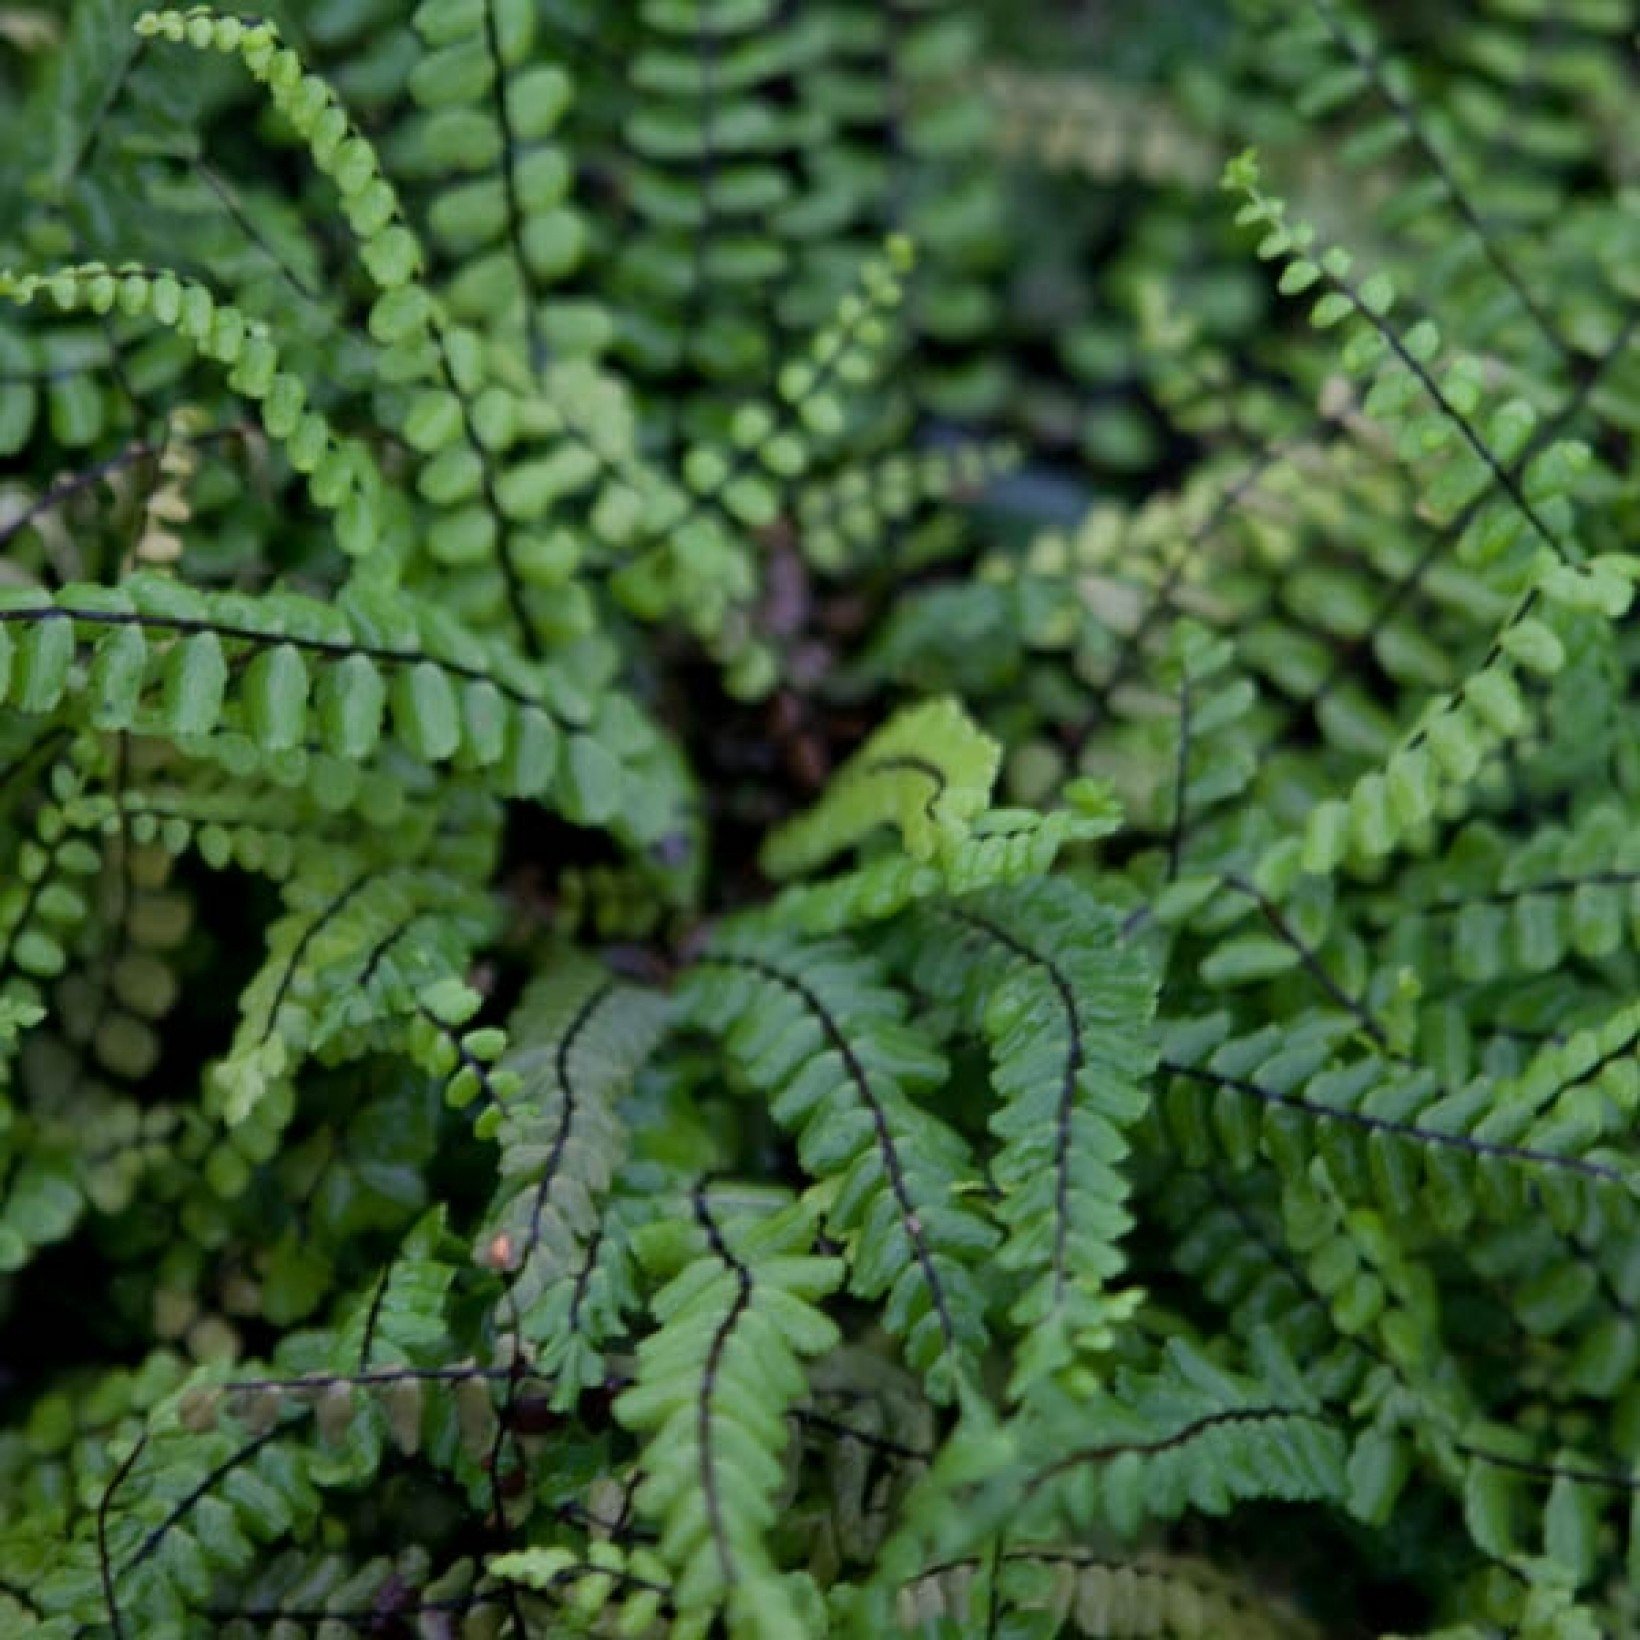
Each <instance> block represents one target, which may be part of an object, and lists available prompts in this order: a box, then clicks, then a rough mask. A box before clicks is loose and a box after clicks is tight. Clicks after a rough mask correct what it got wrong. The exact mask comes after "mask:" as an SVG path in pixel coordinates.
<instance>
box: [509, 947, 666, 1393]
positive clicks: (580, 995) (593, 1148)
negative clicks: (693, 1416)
mask: <svg viewBox="0 0 1640 1640" xmlns="http://www.w3.org/2000/svg"><path fill="white" fill-rule="evenodd" d="M668 1012H669V1010H668V1008H667V1005H666V1002H665V999H664V998H662V997H660V996H659V995H657V994H656V993H654V992H651V991H645V990H641V989H639V988H638V987H637V986H633V985H628V984H625V983H623V982H621V981H619V980H616V979H615V978H613V977H612V976H611V975H610V974H609V973H607V972H606V971H605V970H604V969H603V968H601V967H600V966H599V965H598V964H596V963H593V962H589V961H587V960H585V959H583V958H580V957H577V956H574V955H572V954H569V953H561V954H560V955H559V956H558V957H557V958H556V959H555V960H553V961H552V962H550V963H549V964H548V965H547V966H546V967H545V968H544V970H543V971H542V972H541V973H540V975H539V976H538V977H537V978H536V979H534V980H533V981H532V982H531V984H530V987H529V989H528V990H527V991H526V992H525V993H524V996H523V998H522V1000H521V1001H520V1002H519V1004H518V1007H517V1008H516V1009H515V1010H514V1013H513V1015H512V1018H511V1019H510V1020H509V1021H508V1026H507V1033H508V1037H509V1040H510V1046H509V1048H508V1051H507V1052H506V1054H505V1055H504V1056H503V1057H502V1059H501V1061H500V1067H499V1069H500V1073H501V1074H502V1075H503V1076H505V1077H506V1078H507V1079H508V1082H509V1091H508V1093H507V1095H506V1097H505V1098H504V1099H503V1100H502V1102H501V1103H500V1105H499V1107H498V1108H497V1109H495V1110H493V1111H489V1112H486V1113H485V1114H484V1115H483V1116H482V1117H481V1118H480V1131H481V1132H486V1133H489V1134H492V1135H493V1136H494V1137H495V1139H496V1142H497V1143H498V1145H499V1147H500V1174H501V1177H500V1181H499V1183H498V1185H497V1188H496V1194H495V1197H494V1200H493V1201H492V1202H491V1204H490V1208H489V1211H488V1212H487V1213H486V1214H485V1218H484V1223H483V1226H482V1228H481V1229H480V1231H479V1235H478V1256H479V1258H480V1260H481V1261H482V1262H483V1263H485V1264H487V1265H488V1266H489V1267H490V1268H492V1269H495V1270H497V1271H500V1272H501V1273H503V1275H504V1277H505V1280H506V1299H505V1302H504V1304H502V1305H501V1306H499V1307H498V1309H497V1312H496V1316H497V1324H498V1325H502V1326H505V1328H506V1329H507V1330H508V1331H514V1330H516V1332H517V1333H518V1335H519V1337H520V1340H521V1341H522V1342H523V1343H526V1344H527V1345H529V1346H530V1348H531V1350H532V1352H533V1354H534V1359H535V1363H536V1365H537V1367H538V1368H539V1370H541V1371H542V1372H545V1373H548V1374H550V1375H552V1376H553V1377H554V1378H555V1379H556V1380H557V1386H556V1388H555V1392H554V1393H555V1396H556V1397H557V1398H558V1399H559V1400H560V1401H562V1402H565V1403H568V1402H570V1401H573V1399H574V1397H575V1396H576V1395H578V1394H579V1393H580V1391H581V1390H582V1389H583V1388H585V1387H586V1386H587V1385H589V1384H593V1383H598V1382H601V1381H602V1379H603V1376H604V1370H605V1369H604V1359H603V1353H602V1347H601V1346H602V1345H603V1343H604V1340H605V1337H606V1336H607V1331H606V1326H607V1323H608V1322H609V1320H610V1319H611V1317H610V1316H609V1315H608V1314H607V1313H606V1312H607V1311H609V1310H610V1309H611V1308H618V1307H616V1306H610V1305H608V1304H602V1303H600V1302H599V1301H598V1298H597V1293H596V1291H595V1290H594V1291H593V1292H591V1294H590V1295H589V1284H590V1286H591V1287H592V1288H593V1289H596V1288H597V1287H598V1286H600V1285H601V1284H602V1283H603V1282H604V1281H606V1280H607V1279H608V1277H609V1274H610V1272H609V1270H608V1269H607V1267H606V1266H607V1260H608V1258H609V1257H610V1256H611V1254H610V1252H606V1251H604V1250H603V1249H602V1248H601V1246H600V1243H601V1242H602V1241H603V1239H604V1236H605V1231H606V1220H607V1219H608V1217H609V1215H610V1214H611V1213H612V1212H613V1211H614V1210H613V1209H612V1208H611V1207H610V1206H609V1204H608V1202H607V1197H608V1194H609V1189H610V1185H611V1182H612V1181H613V1179H614V1177H615V1174H616V1172H617V1171H618V1169H619V1168H620V1166H621V1163H622V1162H623V1160H624V1159H625V1154H626V1144H627V1135H626V1126H625V1123H624V1122H623V1121H622V1119H621V1116H620V1113H619V1109H618V1105H619V1101H620V1099H621V1098H622V1096H623V1095H624V1094H625V1093H626V1092H627V1090H628V1089H629V1088H630V1087H631V1085H632V1081H633V1078H634V1077H635V1076H636V1074H637V1072H638V1070H639V1068H640V1067H641V1066H642V1065H643V1063H644V1061H645V1060H646V1059H647V1058H648V1057H649V1054H650V1053H651V1051H652V1050H653V1049H654V1047H655V1045H656V1043H657V1042H658V1041H659V1040H660V1038H661V1035H662V1033H663V1032H664V1030H665V1029H666V1025H667V1021H668ZM607 1229H608V1233H609V1235H610V1237H611V1238H612V1239H613V1240H614V1241H615V1242H617V1243H620V1242H624V1240H625V1238H626V1235H627V1231H626V1229H625V1227H624V1226H622V1225H613V1224H612V1225H608V1226H607Z"/></svg>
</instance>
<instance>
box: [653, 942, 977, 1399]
mask: <svg viewBox="0 0 1640 1640" xmlns="http://www.w3.org/2000/svg"><path fill="white" fill-rule="evenodd" d="M681 997H682V1000H683V1003H684V1006H685V1008H686V1009H687V1011H688V1013H689V1015H690V1016H691V1017H692V1018H693V1019H694V1020H695V1021H696V1022H697V1023H699V1024H700V1025H702V1026H704V1027H705V1028H706V1029H707V1030H709V1031H712V1032H713V1033H714V1034H717V1035H720V1036H722V1037H723V1038H724V1039H725V1047H726V1049H727V1051H728V1054H729V1057H730V1059H731V1061H732V1062H733V1063H734V1065H735V1067H736V1069H737V1071H738V1072H739V1074H740V1075H741V1076H742V1077H743V1078H744V1079H745V1081H747V1082H748V1083H749V1084H750V1085H751V1086H752V1087H753V1088H755V1089H756V1090H757V1091H758V1092H759V1093H761V1094H763V1095H764V1096H765V1097H767V1098H768V1099H769V1100H770V1102H771V1109H772V1111H773V1114H774V1117H775V1120H776V1121H778V1122H779V1123H780V1124H781V1125H782V1126H783V1127H785V1128H787V1129H788V1130H789V1131H792V1132H794V1133H795V1134H796V1135H797V1142H798V1156H799V1159H800V1160H801V1162H802V1164H803V1166H804V1168H805V1169H807V1170H808V1171H809V1172H810V1173H811V1174H813V1175H814V1176H815V1177H817V1178H818V1179H821V1180H823V1181H824V1183H825V1189H824V1191H823V1199H824V1200H825V1202H826V1223H827V1228H828V1230H829V1231H830V1232H831V1233H832V1234H834V1235H836V1236H838V1237H840V1238H842V1239H843V1241H844V1243H845V1247H846V1249H847V1264H848V1272H849V1288H850V1291H852V1292H854V1293H856V1294H858V1295H859V1296H860V1297H862V1298H878V1297H881V1296H883V1295H884V1294H886V1295H887V1301H886V1309H885V1324H886V1325H887V1327H888V1329H889V1331H890V1332H892V1333H893V1334H895V1335H896V1336H897V1337H899V1338H900V1339H901V1340H902V1342H903V1344H904V1348H905V1354H906V1359H907V1361H908V1362H909V1363H910V1364H911V1366H912V1367H913V1368H915V1369H916V1370H917V1371H918V1372H920V1373H922V1374H923V1375H924V1377H925V1378H926V1379H927V1382H928V1387H929V1393H930V1394H931V1395H932V1396H934V1397H935V1398H936V1399H938V1400H941V1401H950V1400H952V1399H954V1398H955V1397H956V1396H957V1394H958V1393H959V1391H960V1389H961V1387H962V1386H963V1385H964V1384H965V1383H968V1382H970V1381H971V1380H972V1376H973V1373H974V1370H975V1367H976V1364H977V1358H978V1355H979V1352H980V1350H981V1348H982V1347H983V1344H984V1342H985V1326H984V1320H983V1313H984V1308H985V1306H984V1299H983V1295H982V1293H981V1290H980V1286H979V1283H978V1281H977V1280H976V1277H975V1272H974V1269H973V1265H974V1263H975V1262H976V1261H977V1260H979V1259H980V1258H982V1257H983V1256H984V1255H985V1254H986V1253H987V1252H989V1250H990V1248H991V1246H992V1245H993V1243H994V1241H995V1232H994V1230H993V1229H992V1227H991V1226H990V1225H989V1224H987V1223H986V1222H985V1220H984V1219H982V1218H981V1217H980V1216H979V1215H978V1213H977V1212H975V1210H974V1209H973V1208H972V1207H970V1206H969V1205H968V1204H967V1203H966V1202H965V1201H964V1200H963V1198H962V1194H961V1192H962V1190H963V1189H964V1187H965V1186H969V1185H971V1184H972V1182H973V1181H972V1178H971V1175H970V1169H969V1161H968V1155H967V1148H966V1146H965V1145H964V1144H963V1142H962V1140H961V1138H960V1137H959V1136H958V1135H957V1133H956V1132H955V1131H954V1130H952V1129H951V1128H949V1127H947V1126H946V1125H945V1123H943V1122H941V1121H940V1120H939V1119H938V1118H937V1117H935V1116H933V1115H931V1114H930V1113H928V1112H927V1111H925V1110H923V1109H921V1108H920V1107H919V1106H917V1105H916V1104H914V1103H913V1102H912V1100H911V1098H910V1097H909V1095H910V1093H911V1092H912V1091H913V1090H916V1089H919V1088H924V1087H933V1086H938V1085H940V1083H941V1082H942V1081H943V1080H944V1076H945V1062H944V1060H943V1059H942V1058H941V1057H940V1055H939V1054H938V1053H937V1052H935V1051H934V1049H933V1048H932V1046H931V1045H930V1044H929V1043H928V1041H927V1040H926V1039H925V1037H924V1036H923V1035H922V1033H920V1032H918V1031H915V1030H913V1029H912V1028H911V1027H909V1026H908V1025H907V1024H906V1023H905V1014H906V1004H905V1000H904V998H903V997H901V996H900V995H899V994H898V993H897V992H895V991H893V990H890V989H889V988H888V987H887V986H886V985H885V984H884V983H883V979H882V975H881V972H880V971H879V969H878V968H877V967H876V965H875V964H874V963H872V962H871V961H870V960H869V959H868V958H866V957H865V956H863V955H862V954H860V953H859V952H857V951H855V950H853V949H851V948H850V947H848V946H846V945H843V944H841V943H831V944H814V945H806V944H803V943H800V942H798V941H795V940H793V939H791V938H790V937H789V936H784V935H782V934H780V933H778V932H774V931H769V932H764V931H761V930H756V929H734V928H729V929H726V930H724V931H723V932H722V933H720V934H719V935H718V936H717V937H716V938H715V939H714V940H713V942H712V944H711V946H710V947H709V948H708V950H707V951H706V953H705V954H704V956H703V957H702V958H701V960H700V961H699V963H698V964H697V965H696V966H695V967H694V968H693V969H692V970H691V971H690V973H689V974H688V975H686V976H685V979H684V982H683V986H682V990H681Z"/></svg>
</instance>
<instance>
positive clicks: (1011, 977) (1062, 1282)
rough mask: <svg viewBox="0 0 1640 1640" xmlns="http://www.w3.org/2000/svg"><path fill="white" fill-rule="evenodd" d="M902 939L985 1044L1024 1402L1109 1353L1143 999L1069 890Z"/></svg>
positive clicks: (1030, 893) (951, 916)
mask: <svg viewBox="0 0 1640 1640" xmlns="http://www.w3.org/2000/svg"><path fill="white" fill-rule="evenodd" d="M947 929H951V930H954V931H955V932H956V933H957V934H958V935H959V936H960V939H959V940H958V941H956V942H952V941H950V940H949V939H948V936H947V933H946V930H947ZM910 938H911V939H912V941H913V942H914V943H915V944H916V945H917V946H918V947H919V948H920V955H919V958H918V961H917V965H916V970H915V972H916V978H917V982H918V984H919V986H921V987H924V988H926V989H928V990H930V991H932V992H933V993H934V994H935V995H936V996H938V997H940V998H942V999H943V1000H946V1001H948V1002H952V1003H956V1004H957V1005H958V1006H959V1008H960V1011H961V1013H962V1015H963V1016H964V1017H965V1018H966V1020H967V1022H968V1023H969V1024H970V1025H971V1026H972V1027H974V1028H977V1029H981V1030H983V1032H984V1034H985V1035H986V1037H987V1038H988V1039H989V1041H990V1044H991V1051H992V1058H993V1065H992V1072H991V1078H992V1085H993V1087H994V1089H995V1092H996V1096H997V1104H996V1108H995V1109H994V1110H993V1111H992V1113H991V1115H990V1119H989V1125H990V1128H991V1131H992V1133H993V1134H994V1135H995V1136H996V1137H997V1138H998V1139H999V1140H1000V1141H1001V1145H1000V1148H999V1150H998V1151H997V1154H996V1156H995V1158H994V1159H993V1161H992V1163H991V1169H990V1172H991V1177H992V1178H993V1180H994V1181H995V1183H996V1185H997V1187H998V1190H999V1199H998V1201H997V1206H996V1213H997V1217H998V1218H999V1219H1000V1220H1001V1222H1002V1224H1003V1226H1004V1230H1005V1236H1004V1239H1003V1241H1002V1244H1001V1246H1000V1247H999V1248H998V1250H997V1255H996V1256H997V1262H998V1264H999V1265H1000V1266H1001V1267H1002V1268H1004V1269H1006V1270H1008V1271H1010V1272H1011V1273H1013V1274H1014V1275H1015V1276H1016V1277H1017V1278H1018V1279H1019V1281H1020V1283H1021V1286H1022V1291H1021V1292H1020V1294H1019V1296H1018V1298H1017V1299H1016V1300H1015V1301H1014V1303H1013V1304H1012V1306H1011V1308H1010V1310H1009V1319H1010V1321H1011V1322H1012V1323H1013V1325H1014V1326H1016V1327H1018V1328H1019V1330H1020V1333H1021V1335H1022V1336H1023V1337H1024V1339H1025V1340H1026V1341H1027V1342H1026V1344H1025V1347H1024V1348H1023V1349H1022V1351H1021V1353H1020V1355H1019V1358H1018V1362H1017V1365H1016V1367H1015V1371H1014V1378H1013V1381H1012V1384H1011V1386H1010V1393H1012V1394H1013V1395H1015V1396H1027V1395H1028V1394H1029V1393H1030V1389H1031V1386H1032V1385H1033V1384H1034V1383H1035V1382H1036V1381H1037V1380H1039V1379H1042V1378H1046V1377H1048V1376H1050V1375H1052V1374H1053V1373H1055V1372H1057V1371H1059V1370H1060V1369H1061V1368H1063V1367H1064V1366H1066V1365H1067V1364H1068V1363H1069V1362H1070V1361H1071V1360H1073V1359H1074V1358H1075V1356H1076V1354H1077V1353H1078V1351H1079V1350H1080V1349H1082V1348H1085V1347H1087V1346H1088V1345H1089V1344H1098V1343H1104V1342H1108V1337H1109V1328H1110V1325H1111V1319H1112V1315H1113V1312H1112V1310H1111V1309H1110V1307H1109V1306H1110V1299H1109V1296H1108V1294H1107V1292H1106V1290H1105V1289H1106V1286H1107V1284H1108V1283H1109V1282H1110V1281H1111V1280H1112V1279H1113V1278H1114V1277H1115V1276H1117V1275H1118V1274H1119V1273H1120V1271H1121V1269H1122V1266H1123V1263H1124V1258H1123V1255H1122V1251H1121V1245H1120V1244H1121V1241H1122V1238H1123V1237H1124V1235H1125V1234H1126V1232H1127V1230H1128V1229H1129V1228H1130V1226H1131V1224H1132V1214H1131V1212H1130V1211H1129V1209H1128V1206H1127V1195H1128V1185H1127V1180H1126V1179H1125V1177H1124V1175H1123V1163H1124V1160H1125V1158H1126V1155H1127V1149H1128V1144H1127V1140H1126V1138H1125V1137H1124V1134H1123V1130H1124V1129H1125V1128H1127V1127H1129V1126H1130V1125H1131V1124H1132V1123H1133V1122H1134V1121H1135V1120H1137V1118H1138V1117H1139V1115H1140V1114H1141V1113H1142V1112H1143V1110H1144V1109H1145V1104H1146V1101H1145V1095H1144V1092H1143V1089H1142V1084H1143V1082H1144V1080H1145V1077H1146V1075H1147V1073H1148V1070H1149V1067H1150V1062H1151V1060H1150V1053H1149V1050H1148V1047H1147V1044H1146V1042H1145V1033H1146V1029H1147V1024H1148V1019H1149V1014H1150V1009H1151V1007H1152V1003H1153V991H1152V988H1151V984H1150V982H1149V980H1148V978H1147V976H1146V974H1145V972H1144V969H1143V967H1142V965H1141V961H1140V959H1139V958H1138V956H1137V954H1134V953H1130V952H1125V951H1124V950H1123V949H1122V947H1121V945H1120V942H1119V937H1118V922H1117V919H1116V917H1115V916H1114V915H1113V914H1112V912H1111V911H1110V910H1109V908H1107V907H1106V906H1103V905H1101V904H1100V903H1099V902H1098V901H1097V900H1095V899H1093V898H1092V896H1090V895H1087V894H1084V893H1082V892H1080V891H1078V890H1077V889H1076V888H1074V887H1073V886H1072V885H1071V884H1070V883H1068V882H1036V883H1026V884H1022V885H1020V886H1018V887H1011V888H1004V889H995V890H991V891H989V892H987V893H983V894H980V895H976V896H972V897H970V898H967V899H962V900H957V901H955V902H954V903H953V904H951V905H950V906H948V907H940V908H938V909H936V910H934V911H932V912H929V913H925V914H922V917H921V918H920V920H919V923H918V925H917V926H916V927H915V928H914V930H913V931H912V933H911V935H910ZM976 945H977V946H978V947H979V949H980V952H981V953H982V954H981V955H980V956H979V957H978V959H977V960H976V959H975V957H974V948H975V946H976Z"/></svg>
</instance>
